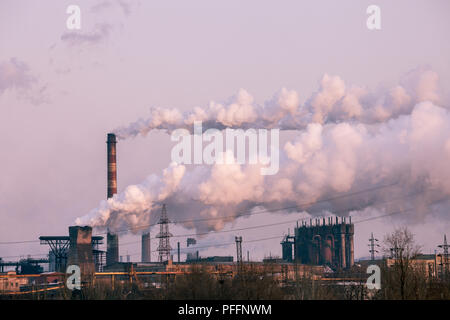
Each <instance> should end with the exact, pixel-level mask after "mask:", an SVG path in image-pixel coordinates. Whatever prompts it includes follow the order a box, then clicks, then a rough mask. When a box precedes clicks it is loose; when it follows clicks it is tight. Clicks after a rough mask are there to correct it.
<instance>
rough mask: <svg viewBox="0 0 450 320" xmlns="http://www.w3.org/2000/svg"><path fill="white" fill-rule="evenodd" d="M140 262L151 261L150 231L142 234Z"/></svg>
mask: <svg viewBox="0 0 450 320" xmlns="http://www.w3.org/2000/svg"><path fill="white" fill-rule="evenodd" d="M141 250H142V251H141V262H151V247H150V232H146V233H144V234H143V235H142V244H141Z"/></svg>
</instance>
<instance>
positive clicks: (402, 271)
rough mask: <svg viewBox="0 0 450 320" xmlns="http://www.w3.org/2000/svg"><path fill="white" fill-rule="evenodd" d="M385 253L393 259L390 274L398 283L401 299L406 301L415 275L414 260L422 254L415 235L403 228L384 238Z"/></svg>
mask: <svg viewBox="0 0 450 320" xmlns="http://www.w3.org/2000/svg"><path fill="white" fill-rule="evenodd" d="M383 251H384V252H385V253H386V254H388V255H389V256H390V257H391V259H393V265H392V266H391V267H390V268H389V269H391V270H390V271H391V272H390V274H391V275H393V276H394V277H393V279H391V280H393V281H395V280H397V281H398V288H399V291H400V298H401V299H406V298H407V296H406V289H407V284H408V281H409V280H412V279H411V277H412V275H413V273H414V270H413V269H414V268H413V265H412V260H413V259H415V258H416V257H417V256H418V255H419V253H420V246H418V245H417V244H416V243H415V240H414V234H412V233H411V232H410V231H409V230H408V228H407V227H401V228H398V229H396V230H394V232H392V233H391V234H388V235H386V236H385V238H384V248H383Z"/></svg>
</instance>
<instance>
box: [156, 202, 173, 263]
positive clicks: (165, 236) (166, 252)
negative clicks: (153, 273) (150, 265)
mask: <svg viewBox="0 0 450 320" xmlns="http://www.w3.org/2000/svg"><path fill="white" fill-rule="evenodd" d="M158 224H159V226H160V228H159V233H158V234H157V235H156V238H159V247H158V249H157V250H158V252H159V262H163V261H167V260H169V259H170V251H171V250H172V247H171V246H170V237H171V236H172V234H171V233H170V232H169V218H167V210H166V204H163V206H162V211H161V218H160V219H159V222H158Z"/></svg>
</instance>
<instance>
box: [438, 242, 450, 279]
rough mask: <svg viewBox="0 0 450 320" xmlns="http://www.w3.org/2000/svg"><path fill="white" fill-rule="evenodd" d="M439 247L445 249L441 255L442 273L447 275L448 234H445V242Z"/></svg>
mask: <svg viewBox="0 0 450 320" xmlns="http://www.w3.org/2000/svg"><path fill="white" fill-rule="evenodd" d="M438 247H439V248H442V249H443V253H442V255H440V256H441V264H440V265H441V268H442V275H443V276H444V277H446V276H447V273H448V248H449V245H448V244H447V235H445V234H444V243H443V244H441V245H438Z"/></svg>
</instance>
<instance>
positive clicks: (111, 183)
mask: <svg viewBox="0 0 450 320" xmlns="http://www.w3.org/2000/svg"><path fill="white" fill-rule="evenodd" d="M116 143H117V139H116V135H115V134H114V133H108V137H107V140H106V145H107V158H108V189H107V197H108V199H109V198H112V197H113V196H114V195H115V194H116V193H117V163H116ZM106 247H107V249H106V265H111V264H114V263H116V262H119V237H118V235H117V234H112V233H110V232H109V230H108V234H107V236H106Z"/></svg>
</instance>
